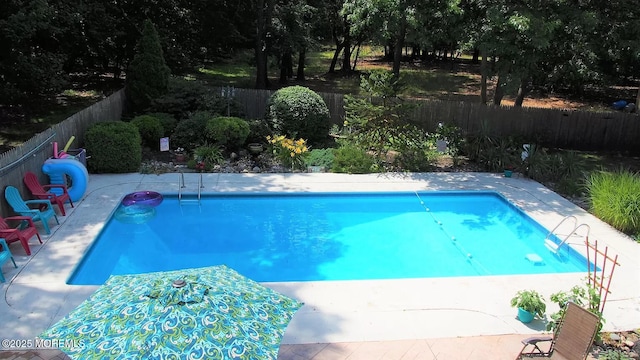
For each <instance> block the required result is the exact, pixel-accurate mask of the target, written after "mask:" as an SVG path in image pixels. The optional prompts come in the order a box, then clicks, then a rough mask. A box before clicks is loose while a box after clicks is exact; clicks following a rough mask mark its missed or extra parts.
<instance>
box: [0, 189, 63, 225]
mask: <svg viewBox="0 0 640 360" xmlns="http://www.w3.org/2000/svg"><path fill="white" fill-rule="evenodd" d="M4 198H5V199H6V200H7V202H8V203H9V205H11V207H12V208H13V211H15V212H16V213H18V214H20V215H22V216H29V217H31V219H33V221H41V222H42V226H44V230H45V231H46V232H47V234H51V230H50V229H49V219H51V218H54V219H56V223H57V224H58V225H60V222H59V221H58V215H56V212H55V210H53V205H51V201H49V200H27V201H25V200H23V199H22V196H21V195H20V192H19V191H18V189H16V188H15V187H13V186H7V187H6V188H5V189H4ZM30 205H35V206H37V207H38V208H37V209H32V208H30V207H29V206H30ZM43 205H45V206H43Z"/></svg>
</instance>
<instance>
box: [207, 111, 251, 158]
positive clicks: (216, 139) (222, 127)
mask: <svg viewBox="0 0 640 360" xmlns="http://www.w3.org/2000/svg"><path fill="white" fill-rule="evenodd" d="M206 131H207V140H209V142H210V143H213V144H215V145H219V146H224V147H225V148H227V149H229V150H233V149H238V148H240V147H241V146H242V145H244V143H245V141H247V136H249V131H250V129H249V124H248V123H247V122H246V121H245V120H244V119H240V118H237V117H226V116H220V117H215V118H213V119H211V120H209V121H208V122H207V127H206Z"/></svg>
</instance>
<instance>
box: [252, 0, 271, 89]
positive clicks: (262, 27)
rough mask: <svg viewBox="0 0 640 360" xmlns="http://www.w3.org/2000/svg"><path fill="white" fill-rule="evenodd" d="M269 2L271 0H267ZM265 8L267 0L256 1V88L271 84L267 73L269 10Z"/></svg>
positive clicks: (263, 87)
mask: <svg viewBox="0 0 640 360" xmlns="http://www.w3.org/2000/svg"><path fill="white" fill-rule="evenodd" d="M266 1H267V2H269V1H270V0H266ZM268 6H269V5H268V3H267V8H265V0H257V2H256V10H257V14H256V15H257V17H256V43H255V56H256V89H266V88H267V87H268V86H269V78H268V74H267V42H266V39H265V37H266V33H267V24H268V18H269V15H268V13H269V10H268Z"/></svg>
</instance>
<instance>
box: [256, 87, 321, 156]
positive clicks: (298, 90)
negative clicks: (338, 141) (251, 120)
mask: <svg viewBox="0 0 640 360" xmlns="http://www.w3.org/2000/svg"><path fill="white" fill-rule="evenodd" d="M266 117H267V121H268V122H269V124H270V126H271V127H272V128H273V129H274V131H275V132H276V133H279V134H281V135H286V136H287V137H289V138H303V139H306V140H307V141H308V142H309V143H312V144H315V143H317V142H321V141H323V140H325V139H326V138H327V136H328V135H329V129H330V128H331V122H330V121H329V120H330V117H329V108H327V104H325V102H324V100H323V99H322V97H320V95H318V94H317V93H315V92H314V91H313V90H310V89H309V88H306V87H303V86H289V87H285V88H282V89H280V90H278V91H276V92H275V93H273V95H271V98H269V103H268V106H267V116H266Z"/></svg>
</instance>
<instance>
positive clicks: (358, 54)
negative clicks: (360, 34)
mask: <svg viewBox="0 0 640 360" xmlns="http://www.w3.org/2000/svg"><path fill="white" fill-rule="evenodd" d="M359 56H360V43H358V45H357V46H356V57H355V58H354V59H353V66H352V67H351V69H352V70H353V71H356V65H358V57H359Z"/></svg>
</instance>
